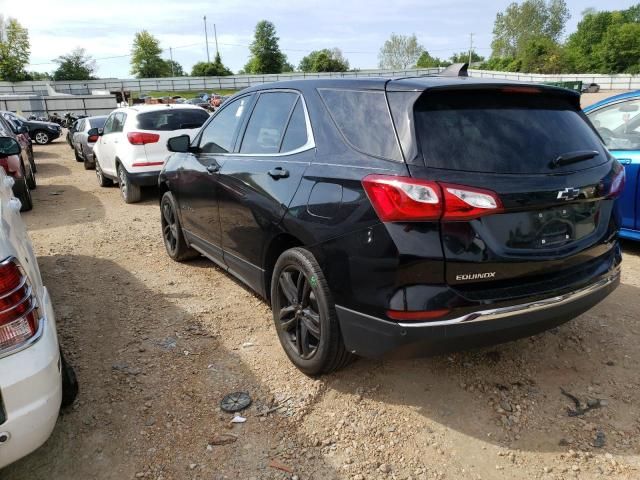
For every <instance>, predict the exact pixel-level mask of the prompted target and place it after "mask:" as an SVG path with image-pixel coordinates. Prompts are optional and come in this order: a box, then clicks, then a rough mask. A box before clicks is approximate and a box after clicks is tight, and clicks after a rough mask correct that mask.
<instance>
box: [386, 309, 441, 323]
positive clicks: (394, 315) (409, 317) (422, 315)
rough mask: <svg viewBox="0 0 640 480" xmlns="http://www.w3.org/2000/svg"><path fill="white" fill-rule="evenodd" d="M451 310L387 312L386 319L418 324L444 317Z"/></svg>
mask: <svg viewBox="0 0 640 480" xmlns="http://www.w3.org/2000/svg"><path fill="white" fill-rule="evenodd" d="M450 311H451V310H449V309H448V308H442V309H440V310H422V311H411V310H387V317H389V318H390V319H392V320H397V321H398V322H419V321H427V322H428V321H434V320H437V319H438V318H441V317H444V316H445V315H446V314H447V313H449V312H450Z"/></svg>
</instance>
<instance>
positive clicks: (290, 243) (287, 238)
mask: <svg viewBox="0 0 640 480" xmlns="http://www.w3.org/2000/svg"><path fill="white" fill-rule="evenodd" d="M303 246H304V243H303V242H302V241H301V240H300V239H299V238H297V237H295V236H293V235H291V234H289V233H284V232H283V233H280V234H278V235H276V236H275V237H274V238H272V239H271V241H270V242H269V244H268V245H267V248H265V250H264V256H263V261H262V268H263V270H264V279H263V284H264V292H265V298H266V300H267V301H268V302H269V303H271V276H272V275H273V269H274V267H275V266H276V262H277V261H278V258H280V255H282V253H283V252H284V251H286V250H289V249H290V248H295V247H303Z"/></svg>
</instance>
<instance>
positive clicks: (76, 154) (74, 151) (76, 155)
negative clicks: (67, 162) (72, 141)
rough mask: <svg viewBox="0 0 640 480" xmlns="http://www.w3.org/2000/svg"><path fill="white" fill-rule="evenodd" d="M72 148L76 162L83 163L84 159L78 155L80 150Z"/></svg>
mask: <svg viewBox="0 0 640 480" xmlns="http://www.w3.org/2000/svg"><path fill="white" fill-rule="evenodd" d="M71 148H73V156H74V157H76V162H81V161H82V157H81V156H80V155H79V154H78V149H76V147H71Z"/></svg>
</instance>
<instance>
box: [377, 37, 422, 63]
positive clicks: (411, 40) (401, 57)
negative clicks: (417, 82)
mask: <svg viewBox="0 0 640 480" xmlns="http://www.w3.org/2000/svg"><path fill="white" fill-rule="evenodd" d="M423 51H424V47H423V46H422V45H420V44H419V43H418V37H416V35H415V33H414V34H413V35H409V36H407V35H397V34H395V33H392V34H391V37H389V40H387V41H385V42H384V45H382V48H380V53H378V60H379V64H380V68H385V69H389V70H405V69H407V68H411V67H412V66H414V65H416V62H417V61H418V58H419V57H420V55H421V54H422V52H423Z"/></svg>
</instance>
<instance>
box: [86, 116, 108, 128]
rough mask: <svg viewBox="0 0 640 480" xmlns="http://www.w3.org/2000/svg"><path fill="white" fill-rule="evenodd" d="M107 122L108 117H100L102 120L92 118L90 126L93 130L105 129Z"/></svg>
mask: <svg viewBox="0 0 640 480" xmlns="http://www.w3.org/2000/svg"><path fill="white" fill-rule="evenodd" d="M106 121H107V117H100V118H90V119H89V126H90V127H91V128H102V127H104V122H106Z"/></svg>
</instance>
